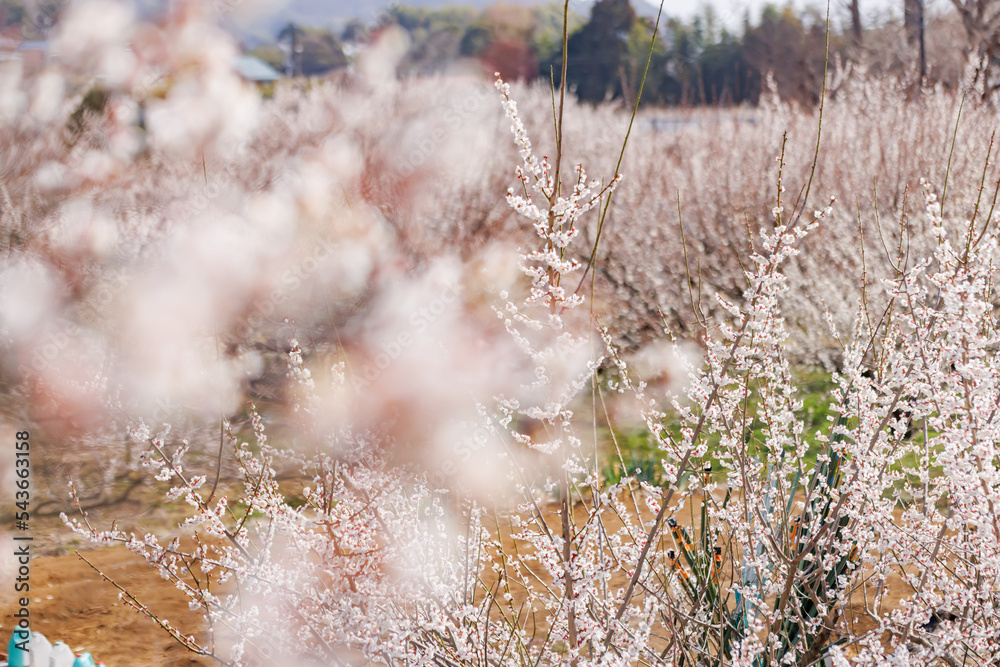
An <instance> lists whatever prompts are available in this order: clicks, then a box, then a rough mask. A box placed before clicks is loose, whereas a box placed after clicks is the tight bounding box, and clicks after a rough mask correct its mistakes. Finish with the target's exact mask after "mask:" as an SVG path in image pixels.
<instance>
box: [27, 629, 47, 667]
mask: <svg viewBox="0 0 1000 667" xmlns="http://www.w3.org/2000/svg"><path fill="white" fill-rule="evenodd" d="M29 646H30V648H31V667H50V665H51V660H52V644H50V643H49V640H48V639H46V638H45V635H43V634H42V633H41V632H32V633H31V644H29Z"/></svg>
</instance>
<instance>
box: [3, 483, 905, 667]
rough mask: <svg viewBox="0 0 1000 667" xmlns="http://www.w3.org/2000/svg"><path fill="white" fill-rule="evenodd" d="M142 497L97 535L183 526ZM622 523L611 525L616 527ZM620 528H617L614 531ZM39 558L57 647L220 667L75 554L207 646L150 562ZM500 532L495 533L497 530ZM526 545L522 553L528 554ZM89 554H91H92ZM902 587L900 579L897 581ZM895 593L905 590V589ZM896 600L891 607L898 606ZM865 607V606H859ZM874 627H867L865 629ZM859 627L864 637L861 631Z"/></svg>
mask: <svg viewBox="0 0 1000 667" xmlns="http://www.w3.org/2000/svg"><path fill="white" fill-rule="evenodd" d="M145 496H146V494H145V493H144V492H142V491H140V492H139V493H137V494H136V496H135V497H132V498H130V499H129V500H128V501H127V502H124V503H115V504H114V505H113V506H109V507H105V508H101V509H99V510H96V511H92V512H91V513H90V520H91V522H92V524H93V525H94V526H95V527H101V528H107V527H108V526H109V524H110V520H111V519H112V518H117V519H119V525H122V522H121V519H122V518H123V517H124V518H127V520H128V521H127V523H130V524H132V525H131V526H129V528H130V529H134V530H135V532H136V533H137V534H139V535H142V534H143V533H144V532H145V531H146V530H150V531H153V532H157V533H159V534H160V535H161V536H162V535H163V534H164V528H165V526H168V525H171V524H173V525H176V523H175V521H176V519H177V518H178V517H177V516H175V515H173V514H172V513H171V512H169V511H166V510H165V508H164V507H162V506H160V507H157V506H156V505H155V504H152V503H149V500H150V498H147V497H145ZM637 505H638V507H639V510H640V512H641V513H642V514H643V515H644V516H645V518H646V519H649V518H651V513H650V511H649V510H648V508H646V507H645V505H644V503H642V502H638V503H637ZM557 512H558V507H557V506H555V505H552V506H548V507H546V508H545V516H546V522H547V523H550V525H552V526H553V527H557V526H558V515H557ZM584 512H585V510H584V507H583V506H582V505H577V506H576V507H575V511H574V514H576V515H577V517H576V518H577V521H580V522H582V521H583V520H584V516H583V514H584ZM685 514H687V513H686V512H682V513H680V514H679V515H678V519H680V521H679V522H680V523H681V524H682V525H686V524H688V523H689V521H686V520H685V516H684V515H685ZM616 523H617V522H616V521H614V520H611V521H610V524H616ZM611 527H612V528H614V527H617V526H614V525H612V526H611ZM36 528H37V529H38V532H37V533H36V539H37V541H36V542H35V543H34V544H35V547H36V548H35V549H34V553H36V554H39V555H37V556H36V557H35V558H33V560H32V565H31V582H30V583H31V593H30V595H31V604H30V611H31V619H32V628H33V629H34V630H37V631H40V632H42V633H43V634H45V636H46V637H47V638H48V639H49V640H50V641H53V642H55V641H56V640H61V641H63V642H65V643H67V644H68V645H69V646H70V647H71V648H72V649H74V651H76V652H78V653H79V652H82V651H89V652H90V653H91V654H92V655H93V656H94V658H95V659H96V660H102V661H104V662H105V663H106V664H107V665H108V667H119V666H126V665H127V666H130V667H132V666H134V667H147V666H148V667H159V666H161V665H162V666H167V665H170V666H174V665H215V664H217V663H216V662H215V661H213V660H211V659H208V658H202V657H199V656H194V655H193V654H191V653H189V652H188V651H187V650H186V649H184V648H183V647H181V646H180V645H179V644H177V643H176V642H175V641H174V640H173V639H172V638H171V637H170V636H169V635H168V634H167V633H166V632H164V631H163V630H162V629H161V628H159V627H158V626H156V625H155V624H154V623H153V622H152V621H151V620H150V619H148V618H146V617H145V616H142V615H140V614H138V613H137V612H135V611H134V610H132V609H131V608H129V607H126V606H125V605H124V604H123V603H122V602H120V601H119V599H118V590H117V589H116V588H115V587H114V586H113V585H112V584H111V583H109V582H107V581H104V580H103V579H102V577H101V575H100V574H98V573H97V572H95V571H94V570H93V569H91V567H90V566H89V565H87V564H86V563H85V562H84V561H83V560H81V559H80V558H79V557H78V556H77V555H76V554H75V553H73V552H72V550H73V549H77V548H78V549H80V550H81V553H83V555H84V556H85V557H86V558H87V559H88V560H90V561H91V562H92V563H93V564H94V565H95V566H97V567H98V568H100V569H101V570H102V571H103V572H104V573H105V574H106V575H107V576H108V577H109V578H111V579H113V580H114V581H116V582H117V583H118V584H120V585H121V586H123V587H125V588H127V589H128V590H129V591H131V592H132V593H133V594H134V595H135V596H136V597H137V598H138V599H139V601H140V602H141V603H143V604H144V605H146V606H148V607H149V608H151V609H153V610H155V611H156V612H158V613H159V614H160V616H161V617H162V618H166V619H168V620H169V621H170V623H171V625H173V626H174V627H176V628H178V629H179V630H180V631H181V632H182V633H183V634H185V635H188V634H194V635H196V636H197V637H199V638H202V637H203V636H204V635H203V631H204V620H203V619H202V617H201V615H200V614H198V613H196V612H191V611H190V610H189V609H188V604H187V598H186V597H185V596H184V595H183V594H182V593H181V592H180V591H178V590H177V589H176V588H175V587H174V586H173V585H172V584H171V583H169V582H167V581H165V580H163V579H161V578H160V576H159V575H158V574H156V573H155V572H154V571H153V570H152V569H151V568H150V567H149V566H148V565H147V564H146V563H145V561H143V559H142V558H140V557H139V556H137V555H135V554H133V553H131V552H130V551H128V550H127V549H125V548H124V547H121V546H116V547H106V548H100V549H90V545H89V544H87V543H86V542H84V541H82V540H81V539H80V538H78V537H76V536H74V535H73V534H72V533H70V532H69V531H68V529H66V528H65V526H63V525H62V523H61V521H59V520H58V519H57V518H55V517H51V518H49V519H46V520H39V522H38V524H36ZM494 529H495V527H494ZM502 532H503V533H504V543H505V549H509V548H512V547H513V542H512V541H511V540H510V537H509V535H510V529H509V526H505V527H504V529H503V531H502ZM13 544H14V543H13V542H12V540H11V539H10V536H9V535H2V534H0V575H2V576H0V580H4V581H9V580H12V578H11V577H10V573H11V572H12V571H13V570H12V569H11V562H10V557H9V554H11V553H13ZM524 546H525V545H521V548H522V549H523V548H524ZM84 549H88V550H86V551H84ZM894 579H895V577H894ZM613 583H614V584H618V585H621V584H624V583H625V581H624V575H619V576H617V577H615V580H614V581H613ZM892 583H893V584H896V585H894V586H893V588H895V589H896V590H897V591H899V592H902V591H901V590H900V588H901V587H900V586H898V583H899V582H898V581H893V582H892ZM896 596H898V593H896V595H894V596H892V597H890V599H889V600H887V602H889V606H890V607H891V606H894V604H895V603H896V600H895V599H892V598H894V597H896ZM522 597H523V593H521V592H515V598H518V599H516V600H515V606H517V605H519V604H520V602H522V601H523V600H521V599H520V598H522ZM858 602H860V600H859V601H858ZM14 611H15V600H14V595H13V593H12V592H11V593H10V594H7V593H5V594H2V595H0V639H2V645H0V655H2V654H3V653H2V652H3V651H4V650H5V649H6V640H7V638H9V636H10V632H11V630H12V628H13V626H12V623H11V620H12V619H11V614H12V613H13V612H14ZM869 623H870V619H864V620H863V621H862V623H861V625H862V627H863V626H865V625H868V624H869ZM861 629H862V628H861V627H856V630H861Z"/></svg>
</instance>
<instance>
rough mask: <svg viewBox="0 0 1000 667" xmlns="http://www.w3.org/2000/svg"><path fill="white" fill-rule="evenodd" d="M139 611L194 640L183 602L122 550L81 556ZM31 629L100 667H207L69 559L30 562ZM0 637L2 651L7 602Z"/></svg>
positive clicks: (191, 617) (196, 630) (195, 624)
mask: <svg viewBox="0 0 1000 667" xmlns="http://www.w3.org/2000/svg"><path fill="white" fill-rule="evenodd" d="M84 555H85V556H86V558H87V559H88V560H89V561H90V562H92V563H93V564H94V565H96V566H97V567H99V568H101V570H102V571H103V572H105V573H106V574H107V575H108V576H109V577H110V578H112V579H114V580H115V581H117V582H118V583H119V584H121V585H122V586H124V587H126V588H127V589H128V590H129V591H131V592H133V593H134V594H135V596H136V597H137V598H138V599H139V600H140V601H141V602H142V603H143V604H145V605H148V606H149V607H150V608H152V609H156V610H159V611H160V612H161V613H162V615H163V617H164V618H166V619H168V620H169V621H170V623H171V625H173V626H174V627H177V628H178V629H180V630H181V632H183V633H184V634H201V633H200V631H201V629H202V623H203V622H202V621H201V617H200V616H199V615H198V614H195V613H192V612H191V611H189V610H188V606H187V598H186V597H185V596H184V594H183V593H181V592H180V591H178V590H177V589H176V588H174V587H173V585H172V584H170V583H169V582H167V581H164V580H163V579H161V578H160V576H159V575H157V574H156V573H155V572H153V570H152V569H150V567H149V566H148V565H146V563H145V561H143V560H142V559H141V558H140V557H139V556H136V555H135V554H133V553H132V552H130V551H128V550H127V549H125V548H124V547H109V548H105V549H98V550H95V551H88V552H84ZM30 584H31V591H30V595H31V603H30V606H29V610H30V612H31V627H32V629H33V630H36V631H38V632H41V633H42V634H44V635H45V636H46V637H47V638H48V639H49V641H51V642H55V641H56V640H62V641H63V642H65V643H66V644H68V645H69V646H70V648H72V649H73V650H74V651H76V652H77V653H80V652H82V651H89V652H90V653H91V655H93V656H94V659H95V660H103V661H104V662H105V663H106V664H107V665H108V667H133V666H134V667H138V666H140V665H141V666H143V667H160V666H164V667H166V666H167V665H169V666H171V667H172V666H174V665H214V664H217V663H216V662H215V661H213V660H207V659H204V658H200V657H195V656H193V655H192V654H191V653H189V652H188V651H187V650H186V649H184V648H183V647H181V646H180V645H179V644H177V643H176V642H175V641H174V640H173V639H172V638H171V637H170V636H169V635H167V633H166V632H164V631H163V630H162V629H160V628H159V627H157V626H156V625H154V624H153V622H152V621H151V620H149V619H148V618H146V617H144V616H142V615H140V614H138V613H137V612H135V611H134V610H132V609H131V608H129V607H126V606H125V605H124V604H122V603H121V602H120V601H119V600H118V590H117V589H116V588H114V586H112V585H111V584H110V583H108V582H107V581H104V580H103V579H102V578H101V576H100V575H99V574H97V573H96V572H94V570H92V569H91V568H90V566H89V565H87V564H86V563H84V562H83V561H82V560H81V559H80V558H79V557H77V556H76V555H75V554H69V555H64V556H42V557H39V558H35V559H33V560H32V563H31V582H30ZM2 602H3V604H2V605H0V621H2V623H0V637H2V638H3V648H2V649H0V650H6V643H7V639H8V638H9V636H10V632H11V630H12V628H13V626H12V624H11V614H13V613H14V611H15V610H16V609H15V606H14V600H13V596H12V595H4V596H2Z"/></svg>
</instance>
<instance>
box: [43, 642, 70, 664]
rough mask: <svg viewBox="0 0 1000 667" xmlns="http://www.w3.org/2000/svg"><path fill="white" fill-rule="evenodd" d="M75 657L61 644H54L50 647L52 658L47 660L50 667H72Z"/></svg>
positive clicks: (67, 647) (68, 648)
mask: <svg viewBox="0 0 1000 667" xmlns="http://www.w3.org/2000/svg"><path fill="white" fill-rule="evenodd" d="M75 659H76V656H74V655H73V651H72V649H70V647H69V646H66V644H64V643H63V642H56V643H55V645H54V646H53V647H52V657H51V658H50V659H49V660H50V662H49V664H50V665H51V667H73V662H74V661H75Z"/></svg>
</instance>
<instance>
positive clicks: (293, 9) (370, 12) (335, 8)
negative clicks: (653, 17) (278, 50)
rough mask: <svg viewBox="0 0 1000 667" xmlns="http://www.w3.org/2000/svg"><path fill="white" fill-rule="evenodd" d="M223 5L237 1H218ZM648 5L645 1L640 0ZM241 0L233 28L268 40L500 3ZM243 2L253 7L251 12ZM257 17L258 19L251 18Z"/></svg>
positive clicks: (580, 8) (579, 0)
mask: <svg viewBox="0 0 1000 667" xmlns="http://www.w3.org/2000/svg"><path fill="white" fill-rule="evenodd" d="M216 1H217V2H220V3H222V4H225V3H227V2H235V1H236V0H216ZM546 1H551V0H503V3H504V4H508V5H520V6H528V7H534V6H539V5H542V4H545V3H546ZM592 1H593V0H571V6H572V7H573V9H574V11H576V12H578V13H581V14H583V15H585V16H589V15H590V5H591V4H592ZM639 1H640V2H645V0H639ZM265 2H266V0H242V2H241V3H240V4H239V5H237V11H236V12H234V13H233V16H231V17H227V18H228V19H229V20H227V21H226V23H229V24H230V25H231V27H233V28H235V29H236V30H237V32H238V33H240V34H241V35H242V36H243V37H256V38H258V39H268V38H272V39H273V37H274V35H275V34H276V33H277V32H278V31H279V30H281V28H283V27H284V26H286V25H288V23H290V22H294V23H297V24H301V25H308V26H316V27H327V28H332V29H334V30H335V31H339V30H340V29H342V28H343V27H344V26H345V25H346V24H347V23H348V22H349V21H355V20H356V21H361V22H363V23H365V24H366V25H370V24H373V23H375V22H376V21H378V19H379V15H380V14H381V13H382V12H384V11H385V10H387V9H389V8H390V7H391V6H392V5H393V4H400V5H406V6H410V7H427V8H431V9H442V8H444V7H472V8H474V9H485V8H486V7H489V6H490V5H496V4H498V2H497V0H457V1H456V0H406V1H405V2H392V1H391V0H277V1H276V2H275V1H272V2H267V3H266V5H265ZM244 3H246V4H251V5H252V6H251V8H250V10H249V11H247V10H245V9H244ZM253 14H256V16H252V15H253Z"/></svg>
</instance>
